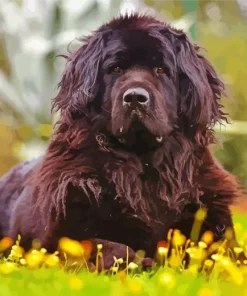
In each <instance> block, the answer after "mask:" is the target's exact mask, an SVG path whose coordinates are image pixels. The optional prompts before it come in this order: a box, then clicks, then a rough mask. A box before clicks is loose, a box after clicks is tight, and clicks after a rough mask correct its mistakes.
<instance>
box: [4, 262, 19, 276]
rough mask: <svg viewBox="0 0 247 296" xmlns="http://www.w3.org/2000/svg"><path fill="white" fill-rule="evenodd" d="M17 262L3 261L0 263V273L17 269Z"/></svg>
mask: <svg viewBox="0 0 247 296" xmlns="http://www.w3.org/2000/svg"><path fill="white" fill-rule="evenodd" d="M17 268H18V267H17V264H16V263H14V262H4V263H2V264H0V273H3V274H9V273H11V272H12V271H15V270H17Z"/></svg>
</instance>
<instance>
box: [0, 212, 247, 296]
mask: <svg viewBox="0 0 247 296" xmlns="http://www.w3.org/2000/svg"><path fill="white" fill-rule="evenodd" d="M233 218H234V226H235V230H236V232H237V235H238V239H239V243H240V245H241V247H239V248H236V249H234V253H235V254H234V256H235V258H237V256H238V254H239V252H241V251H245V252H246V249H247V236H246V235H247V219H246V214H245V213H241V212H236V211H235V212H234V215H233ZM203 237H204V238H203ZM181 239H182V236H179V235H178V238H177V243H175V247H174V248H175V249H176V250H177V251H178V248H179V244H180V241H181ZM209 239H210V238H209ZM182 240H183V239H182ZM207 240H208V236H207V235H206V236H205V235H204V236H202V238H201V240H200V242H199V243H198V244H197V245H195V246H194V247H193V246H191V245H188V246H187V250H186V252H187V253H189V255H190V258H191V263H190V265H189V267H188V269H184V268H183V266H182V265H181V262H179V259H178V257H177V255H176V256H175V255H174V256H171V257H173V259H172V260H170V261H169V265H170V266H169V267H168V266H167V264H166V263H165V261H166V260H164V264H163V266H162V267H159V268H154V269H153V270H150V271H146V272H143V271H140V270H139V267H138V264H136V263H134V262H130V263H129V264H128V267H127V268H125V269H124V270H119V269H118V266H119V263H121V259H119V260H117V259H116V261H115V264H114V266H113V268H112V269H111V270H110V271H109V272H108V273H105V272H101V273H98V272H97V265H96V270H95V271H93V272H92V271H89V270H88V266H87V265H85V266H84V267H83V268H81V267H82V266H83V260H81V259H82V257H83V256H81V255H82V254H83V245H80V244H79V243H77V242H75V241H71V240H68V239H67V240H66V239H65V240H64V241H63V242H61V244H60V247H61V250H63V251H64V252H66V253H67V254H70V255H73V256H74V257H73V258H77V259H74V261H73V262H72V261H70V263H68V262H67V267H66V264H61V263H60V262H59V259H58V252H56V253H54V254H46V250H45V249H42V248H41V249H39V250H38V249H37V250H32V251H30V252H28V253H26V254H23V253H22V250H21V248H20V247H19V246H18V241H17V243H15V244H14V246H13V247H12V252H11V254H10V255H9V258H8V260H6V258H5V259H4V258H3V257H2V259H1V263H0V295H3V296H17V295H18V296H19V295H25V296H27V295H30V296H31V295H32V296H39V295H42V296H43V295H46V296H50V295H52V296H55V295H61V296H62V295H100V296H103V295H112V296H113V295H114V296H115V295H116V296H124V295H146V296H148V295H172V296H176V295H178V296H179V295H191V296H193V295H197V296H218V295H231V294H233V295H239V296H240V295H247V261H244V262H243V263H242V264H240V262H239V261H238V260H234V261H233V260H231V259H230V256H226V255H222V254H223V252H224V242H223V243H221V245H220V246H218V253H217V254H215V255H212V258H213V259H214V262H215V264H214V265H213V261H212V260H211V259H208V260H206V261H205V263H204V265H203V270H202V271H201V272H200V273H198V272H197V269H198V265H199V263H200V262H201V258H202V254H203V252H204V251H205V250H204V248H205V246H206V243H207ZM9 243H10V240H9V239H3V240H2V241H1V242H0V250H3V249H4V248H6V247H7V246H8V244H9ZM176 244H177V246H176ZM81 246H82V247H81ZM99 247H100V248H101V246H99ZM100 248H99V258H100V252H101V251H100ZM158 253H159V255H160V257H159V258H162V256H163V258H165V256H166V254H167V253H166V248H165V247H160V248H159V250H158ZM80 257H81V258H80ZM68 264H69V268H68Z"/></svg>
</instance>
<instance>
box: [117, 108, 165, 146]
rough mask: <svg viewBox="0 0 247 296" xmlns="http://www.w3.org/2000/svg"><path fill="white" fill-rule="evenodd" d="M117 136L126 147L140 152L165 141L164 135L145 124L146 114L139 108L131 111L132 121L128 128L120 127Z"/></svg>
mask: <svg viewBox="0 0 247 296" xmlns="http://www.w3.org/2000/svg"><path fill="white" fill-rule="evenodd" d="M115 138H116V140H117V141H118V143H119V144H120V145H123V146H125V148H126V149H130V150H136V151H139V152H140V151H146V150H152V149H155V148H157V147H159V146H160V145H161V144H162V143H163V141H164V136H162V135H155V134H153V133H152V132H151V131H150V130H149V129H148V128H147V127H146V126H145V118H144V115H143V114H142V113H141V112H140V111H139V110H133V111H132V112H131V121H130V124H129V126H128V128H126V127H123V126H122V127H120V129H119V132H118V133H117V135H116V136H115Z"/></svg>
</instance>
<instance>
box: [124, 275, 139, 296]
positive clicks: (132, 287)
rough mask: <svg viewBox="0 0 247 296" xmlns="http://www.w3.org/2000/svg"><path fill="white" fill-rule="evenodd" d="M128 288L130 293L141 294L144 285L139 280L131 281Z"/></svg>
mask: <svg viewBox="0 0 247 296" xmlns="http://www.w3.org/2000/svg"><path fill="white" fill-rule="evenodd" d="M127 286H128V289H129V291H130V292H131V293H133V294H139V293H141V292H142V284H141V283H140V281H139V280H138V279H137V278H134V279H131V280H129V281H128V283H127Z"/></svg>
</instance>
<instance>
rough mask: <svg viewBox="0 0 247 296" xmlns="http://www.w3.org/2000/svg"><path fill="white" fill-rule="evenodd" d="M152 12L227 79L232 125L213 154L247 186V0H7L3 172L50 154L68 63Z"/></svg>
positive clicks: (2, 22) (0, 32)
mask: <svg viewBox="0 0 247 296" xmlns="http://www.w3.org/2000/svg"><path fill="white" fill-rule="evenodd" d="M132 11H138V12H141V13H151V14H154V15H156V16H157V17H158V18H160V19H163V20H165V21H167V22H171V23H172V24H173V25H174V26H176V27H178V28H182V29H184V30H185V31H187V32H188V33H189V34H190V36H191V38H192V39H195V40H196V43H198V44H200V45H201V46H202V47H204V48H205V49H206V50H205V51H204V54H205V55H206V56H207V57H208V58H209V59H210V61H211V62H212V63H213V65H214V66H215V67H216V69H217V70H218V72H219V73H220V74H221V76H222V78H223V79H224V81H225V83H226V86H227V90H228V93H229V99H227V100H226V99H224V104H225V106H226V110H227V111H228V112H229V113H230V117H229V118H230V121H231V122H232V124H231V125H229V126H226V127H225V128H224V127H223V128H221V129H219V128H218V127H217V136H218V138H219V144H217V145H216V146H215V147H214V148H213V149H214V152H215V155H216V156H217V158H218V159H219V160H220V161H221V162H222V163H223V165H224V166H225V168H226V169H228V170H229V171H230V172H232V173H234V174H236V175H237V176H238V177H239V178H240V179H241V180H242V182H243V183H244V184H245V186H247V1H246V0H238V1H237V0H226V1H224V0H218V1H207V0H197V1H196V0H174V1H172V0H169V1H166V0H163V1H162V0H160V1H157V0H156V1H152V0H147V1H141V0H125V1H123V0H121V1H120V0H81V1H79V0H16V1H11V0H0V145H1V148H0V175H2V174H4V173H5V172H6V171H7V170H8V169H9V168H11V167H12V166H13V165H14V164H15V163H17V162H19V161H21V160H25V159H31V158H34V157H37V156H39V155H40V154H42V153H44V151H45V149H46V147H47V143H48V140H49V137H50V134H51V131H52V124H53V122H54V121H55V120H56V118H55V117H56V116H53V117H51V115H50V100H51V98H53V97H54V96H55V94H56V91H57V88H56V86H57V83H58V82H59V79H60V77H61V72H62V70H63V67H64V60H63V59H61V58H56V55H57V54H63V53H66V51H67V46H68V44H69V43H70V42H72V43H71V44H70V48H71V49H72V50H73V48H75V47H77V46H78V43H77V40H76V38H77V37H80V36H82V35H84V34H88V33H89V32H90V31H91V30H94V29H96V28H97V27H98V26H99V25H101V24H102V23H103V22H105V21H107V20H109V19H110V18H111V17H113V16H116V15H119V13H130V12H132Z"/></svg>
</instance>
